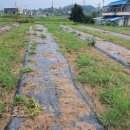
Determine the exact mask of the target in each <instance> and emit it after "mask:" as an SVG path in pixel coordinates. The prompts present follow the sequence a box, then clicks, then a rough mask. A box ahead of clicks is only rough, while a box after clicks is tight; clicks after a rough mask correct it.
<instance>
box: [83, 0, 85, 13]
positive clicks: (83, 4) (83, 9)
mask: <svg viewBox="0 0 130 130" xmlns="http://www.w3.org/2000/svg"><path fill="white" fill-rule="evenodd" d="M84 8H85V0H83V11H84Z"/></svg>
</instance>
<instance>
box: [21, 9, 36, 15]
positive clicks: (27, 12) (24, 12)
mask: <svg viewBox="0 0 130 130" xmlns="http://www.w3.org/2000/svg"><path fill="white" fill-rule="evenodd" d="M23 14H24V15H25V16H34V12H33V11H32V10H28V9H24V10H23Z"/></svg>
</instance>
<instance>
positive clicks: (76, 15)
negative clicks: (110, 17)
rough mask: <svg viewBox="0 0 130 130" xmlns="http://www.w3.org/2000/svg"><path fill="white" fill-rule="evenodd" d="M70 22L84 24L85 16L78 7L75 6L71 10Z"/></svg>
mask: <svg viewBox="0 0 130 130" xmlns="http://www.w3.org/2000/svg"><path fill="white" fill-rule="evenodd" d="M69 19H70V20H73V21H74V22H84V21H85V14H84V13H83V8H82V7H81V6H80V5H77V4H75V5H74V7H73V8H72V10H71V14H70V18H69Z"/></svg>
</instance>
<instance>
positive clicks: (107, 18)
mask: <svg viewBox="0 0 130 130" xmlns="http://www.w3.org/2000/svg"><path fill="white" fill-rule="evenodd" d="M94 21H95V23H100V24H106V23H108V22H113V23H117V24H118V25H119V26H130V0H118V1H115V2H111V3H110V4H108V5H107V6H104V7H103V10H102V17H101V18H100V19H96V18H95V19H94ZM99 21H100V22H99Z"/></svg>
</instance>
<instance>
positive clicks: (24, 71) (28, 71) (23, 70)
mask: <svg viewBox="0 0 130 130" xmlns="http://www.w3.org/2000/svg"><path fill="white" fill-rule="evenodd" d="M32 71H33V70H32V68H30V67H24V68H22V69H21V70H20V72H21V74H24V73H31V72H32Z"/></svg>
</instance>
